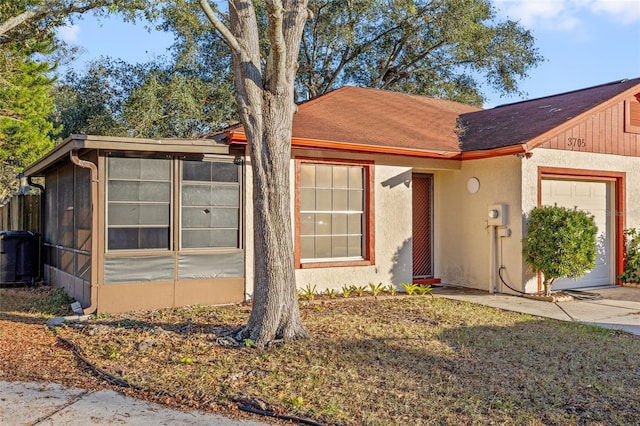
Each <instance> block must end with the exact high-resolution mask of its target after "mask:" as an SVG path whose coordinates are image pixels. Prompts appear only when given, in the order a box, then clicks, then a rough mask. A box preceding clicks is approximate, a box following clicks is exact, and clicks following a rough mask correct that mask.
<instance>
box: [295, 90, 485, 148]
mask: <svg viewBox="0 0 640 426" xmlns="http://www.w3.org/2000/svg"><path fill="white" fill-rule="evenodd" d="M478 110H479V108H476V107H473V106H469V105H465V104H461V103H457V102H452V101H448V100H443V99H435V98H429V97H425V96H416V95H408V94H405V93H397V92H390V91H386V90H376V89H366V88H361V87H352V86H345V87H342V88H340V89H337V90H335V91H333V92H330V93H328V94H326V95H323V96H320V97H318V98H315V99H312V100H311V101H308V102H305V103H302V104H300V105H299V107H298V112H297V113H296V114H295V115H294V118H293V137H294V138H301V139H311V140H320V141H327V142H339V143H346V144H359V145H369V146H378V147H394V148H402V149H411V150H420V151H430V152H455V153H457V152H460V148H459V144H458V135H457V134H456V120H457V118H458V116H459V115H460V114H462V113H468V112H472V111H478Z"/></svg>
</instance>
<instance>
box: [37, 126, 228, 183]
mask: <svg viewBox="0 0 640 426" xmlns="http://www.w3.org/2000/svg"><path fill="white" fill-rule="evenodd" d="M88 149H102V150H112V151H136V152H162V153H181V154H182V153H184V154H203V155H204V154H228V153H229V145H227V144H226V143H224V142H222V141H221V138H220V137H217V138H210V139H140V138H124V137H115V136H91V135H71V136H69V137H68V138H67V139H66V140H65V141H64V142H63V143H61V144H60V145H58V146H56V147H55V148H53V149H52V150H51V151H49V152H48V153H47V154H46V155H45V156H44V157H42V158H40V159H39V160H38V161H36V162H35V163H33V164H31V165H30V166H29V167H27V168H26V169H25V170H24V175H25V176H39V175H41V174H42V173H43V172H45V171H46V170H47V169H48V168H49V167H51V166H52V165H53V164H55V163H57V162H58V161H61V160H63V159H65V158H68V157H69V153H70V152H72V151H81V150H88Z"/></svg>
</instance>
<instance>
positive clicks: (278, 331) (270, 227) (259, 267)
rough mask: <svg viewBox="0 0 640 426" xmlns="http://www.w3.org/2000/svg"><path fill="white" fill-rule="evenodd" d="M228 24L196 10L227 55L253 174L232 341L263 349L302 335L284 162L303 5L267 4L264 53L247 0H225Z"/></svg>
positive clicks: (203, 0)
mask: <svg viewBox="0 0 640 426" xmlns="http://www.w3.org/2000/svg"><path fill="white" fill-rule="evenodd" d="M228 4H229V7H228V11H229V14H228V22H229V23H228V26H227V25H225V24H224V23H223V21H222V19H221V17H220V15H219V14H218V13H216V11H214V9H213V8H212V7H211V5H210V4H209V2H208V1H207V0H200V5H201V7H202V9H203V11H204V12H205V14H206V16H207V18H208V19H209V20H210V22H211V24H212V25H213V28H215V30H216V31H217V32H218V33H219V34H221V35H222V37H223V38H224V40H225V41H226V43H227V44H228V46H229V48H230V49H231V54H232V58H233V75H234V82H235V88H236V102H237V105H238V110H239V113H240V121H241V122H242V125H243V127H244V132H245V134H246V135H247V141H248V145H249V153H250V158H251V165H252V176H253V205H254V206H253V207H254V210H253V217H254V220H253V224H254V232H253V241H254V250H255V253H256V255H255V256H254V259H255V260H254V265H253V266H254V275H255V281H254V292H253V308H252V310H251V315H250V317H249V321H248V323H247V325H246V326H245V327H244V328H243V330H242V331H241V332H240V334H239V336H238V338H240V339H251V340H252V341H253V342H254V343H255V344H256V345H258V346H264V345H266V344H269V343H270V342H272V341H274V340H276V339H283V340H292V339H296V338H303V337H306V336H307V331H306V329H305V328H304V326H303V324H302V321H301V319H300V312H299V309H298V299H297V294H296V283H295V275H294V266H293V244H292V242H293V235H292V226H291V210H290V192H289V190H290V188H289V162H290V160H291V126H292V121H293V114H294V113H295V111H296V105H295V96H294V81H295V76H296V72H297V70H298V52H299V49H300V39H301V38H302V31H303V28H304V25H305V22H306V21H307V18H308V11H307V2H306V0H282V1H281V0H267V1H266V16H267V27H266V28H267V31H266V33H267V41H268V43H267V49H266V55H264V54H262V51H261V46H260V27H259V19H258V15H257V14H256V9H255V6H254V2H253V1H251V0H230V1H229V2H228Z"/></svg>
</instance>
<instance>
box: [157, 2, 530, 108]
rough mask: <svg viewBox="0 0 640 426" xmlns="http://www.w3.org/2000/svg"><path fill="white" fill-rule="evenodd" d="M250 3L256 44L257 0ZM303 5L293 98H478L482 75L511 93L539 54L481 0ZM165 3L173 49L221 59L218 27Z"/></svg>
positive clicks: (220, 62) (200, 59)
mask: <svg viewBox="0 0 640 426" xmlns="http://www.w3.org/2000/svg"><path fill="white" fill-rule="evenodd" d="M254 3H256V4H257V9H256V11H257V14H258V22H259V24H260V26H261V32H260V42H261V43H262V51H264V50H265V46H266V43H265V40H266V33H265V31H264V26H265V23H266V17H265V16H264V1H258V2H254ZM308 8H309V10H310V12H311V15H310V19H309V21H308V22H307V24H306V26H305V29H304V35H303V38H302V42H301V49H300V55H299V57H298V62H299V70H298V74H297V78H296V92H297V99H298V100H302V99H308V98H314V97H316V96H319V95H321V94H323V93H326V92H327V91H330V90H333V89H335V88H338V87H341V86H343V85H347V84H352V85H359V86H364V87H375V88H379V89H388V90H394V91H400V92H406V93H413V94H421V95H428V96H434V97H439V98H445V99H451V100H456V101H459V102H463V103H467V104H472V105H477V106H481V105H482V103H483V101H484V97H483V93H482V87H481V86H482V84H483V83H486V84H488V85H489V86H490V87H492V88H493V89H495V90H497V91H498V92H499V93H502V94H513V93H519V92H518V82H519V81H520V80H521V79H523V78H525V77H526V76H527V72H528V71H529V70H530V69H532V68H533V67H535V66H537V65H538V64H539V63H540V62H541V61H542V57H541V56H540V54H539V53H538V50H537V49H536V47H535V44H534V42H535V40H534V37H533V35H532V34H531V32H530V31H528V30H526V29H525V28H524V27H522V26H521V25H520V24H518V23H517V22H514V21H511V20H503V21H501V20H499V19H498V18H497V15H496V10H495V9H494V8H493V6H492V5H491V2H490V1H489V0H357V1H351V0H350V1H345V2H336V1H332V0H310V1H309V4H308ZM171 10H172V12H171V13H166V14H165V15H164V17H163V19H164V21H163V24H162V26H163V29H165V30H169V31H173V32H174V33H175V34H176V37H177V40H178V43H177V44H176V45H175V46H174V48H175V52H176V54H178V55H180V56H182V57H189V58H190V60H191V61H193V63H198V64H200V65H199V66H207V64H208V66H210V67H212V68H214V69H217V70H221V69H224V68H225V67H228V60H229V59H228V58H229V56H228V55H229V51H228V48H227V47H226V46H225V45H224V43H223V41H222V39H221V37H220V35H219V34H217V33H211V32H207V31H206V30H204V28H206V26H203V25H202V21H201V20H198V19H194V18H189V16H191V15H189V14H185V13H184V11H185V10H188V6H186V8H183V9H180V10H177V9H175V8H173V9H171ZM212 53H215V56H213V55H212ZM223 58H226V59H223Z"/></svg>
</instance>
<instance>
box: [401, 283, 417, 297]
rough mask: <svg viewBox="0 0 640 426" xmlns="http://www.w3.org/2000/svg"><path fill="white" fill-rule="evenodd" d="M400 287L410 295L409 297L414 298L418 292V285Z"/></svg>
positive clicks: (405, 284) (403, 284)
mask: <svg viewBox="0 0 640 426" xmlns="http://www.w3.org/2000/svg"><path fill="white" fill-rule="evenodd" d="M400 287H402V288H404V291H405V292H406V293H407V294H408V295H409V296H413V295H414V294H416V291H417V290H418V287H419V286H417V285H415V284H413V283H400Z"/></svg>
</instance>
